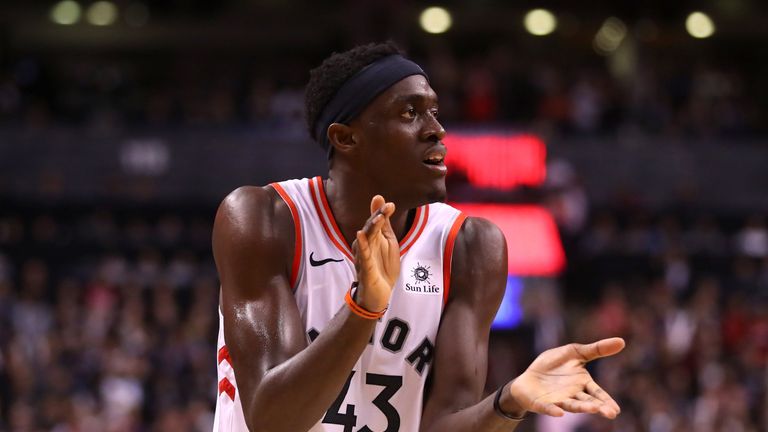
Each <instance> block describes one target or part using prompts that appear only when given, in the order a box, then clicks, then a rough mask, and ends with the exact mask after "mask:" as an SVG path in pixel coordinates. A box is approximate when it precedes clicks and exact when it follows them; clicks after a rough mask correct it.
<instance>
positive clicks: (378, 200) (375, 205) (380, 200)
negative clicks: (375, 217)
mask: <svg viewBox="0 0 768 432" xmlns="http://www.w3.org/2000/svg"><path fill="white" fill-rule="evenodd" d="M384 202H385V201H384V197H383V196H381V195H376V196H374V197H373V199H371V214H374V213H375V212H376V211H377V210H379V209H380V208H381V207H382V206H383V205H384Z"/></svg>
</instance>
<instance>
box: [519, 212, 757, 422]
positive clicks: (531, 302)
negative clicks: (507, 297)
mask: <svg viewBox="0 0 768 432" xmlns="http://www.w3.org/2000/svg"><path fill="white" fill-rule="evenodd" d="M569 259H570V262H569V271H568V274H567V275H566V277H565V278H564V283H563V285H562V291H559V290H558V288H557V286H554V287H553V286H549V285H548V284H543V285H542V286H540V287H538V289H535V290H529V291H528V293H527V300H526V301H525V304H526V306H525V307H526V308H527V313H526V317H527V319H528V326H530V328H531V333H532V334H533V338H532V340H533V346H534V347H535V348H536V351H541V350H543V349H547V348H550V347H554V346H557V345H559V344H562V343H566V342H570V341H580V342H584V343H586V342H589V341H593V340H597V339H599V338H603V337H610V336H622V337H624V338H625V339H626V341H627V344H628V345H627V348H626V350H625V351H624V352H623V353H622V354H620V355H618V356H616V357H613V358H608V359H604V360H601V361H600V362H598V363H597V364H596V365H595V366H594V367H593V368H592V369H593V370H592V372H593V374H594V375H595V376H596V380H597V381H598V382H599V383H600V384H601V385H602V386H603V388H604V389H606V390H607V391H608V392H609V393H611V394H612V395H613V396H614V397H615V398H616V400H617V401H618V402H619V404H620V405H621V407H622V413H621V415H620V416H619V417H618V419H617V420H615V421H612V422H610V421H606V420H601V419H599V418H597V417H594V416H571V417H569V418H567V419H564V420H563V421H559V420H553V419H549V418H545V417H539V418H538V419H537V423H538V425H539V429H538V430H540V431H547V432H561V431H563V432H564V431H572V432H603V431H606V432H607V431H622V432H624V431H626V432H641V431H649V432H684V431H697V432H757V431H763V430H766V428H768V417H766V412H768V410H766V408H767V407H768V393H767V392H766V388H767V386H766V384H767V383H768V227H767V226H766V222H765V220H764V219H763V218H761V217H760V216H753V217H746V218H745V217H738V216H736V217H734V216H725V217H715V216H696V217H692V218H691V217H685V216H682V215H677V214H675V213H674V212H670V213H664V214H656V215H648V214H646V215H643V216H639V215H638V214H637V213H635V212H632V213H628V214H625V213H622V212H617V211H615V210H614V211H606V212H603V213H601V214H599V215H598V216H596V217H594V218H592V220H591V222H590V224H589V225H588V227H587V229H586V230H585V232H583V233H582V234H581V235H579V236H578V238H577V240H576V242H575V243H574V244H573V245H572V247H571V249H570V250H569ZM590 299H591V300H590Z"/></svg>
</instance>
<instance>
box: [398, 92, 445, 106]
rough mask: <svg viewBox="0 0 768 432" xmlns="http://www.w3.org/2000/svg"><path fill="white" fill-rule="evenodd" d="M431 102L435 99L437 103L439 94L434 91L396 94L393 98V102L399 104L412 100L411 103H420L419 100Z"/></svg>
mask: <svg viewBox="0 0 768 432" xmlns="http://www.w3.org/2000/svg"><path fill="white" fill-rule="evenodd" d="M425 101H426V102H429V101H434V102H435V103H437V95H435V94H434V93H431V94H430V93H427V94H425V93H409V94H402V95H398V96H395V97H394V99H392V103H395V104H399V103H404V102H411V103H418V102H425Z"/></svg>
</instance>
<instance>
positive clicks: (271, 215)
mask: <svg viewBox="0 0 768 432" xmlns="http://www.w3.org/2000/svg"><path fill="white" fill-rule="evenodd" d="M291 225H292V219H291V214H290V210H289V208H288V206H287V205H286V204H285V202H284V201H283V200H282V199H281V198H280V197H279V195H278V194H277V193H276V192H275V190H274V189H272V188H271V187H269V186H265V187H259V186H242V187H239V188H237V189H235V190H234V191H232V192H231V193H230V194H229V195H227V196H226V198H224V200H223V201H222V202H221V204H220V205H219V209H218V211H217V212H216V221H215V222H214V231H213V236H214V242H215V241H216V238H217V236H221V235H223V236H233V237H232V238H230V239H229V240H232V241H238V240H240V241H248V240H254V239H263V240H267V241H269V240H272V239H274V240H279V238H280V237H282V235H281V234H282V231H284V228H290V227H291ZM288 232H289V233H290V232H291V230H290V229H289V230H288ZM284 240H287V239H284Z"/></svg>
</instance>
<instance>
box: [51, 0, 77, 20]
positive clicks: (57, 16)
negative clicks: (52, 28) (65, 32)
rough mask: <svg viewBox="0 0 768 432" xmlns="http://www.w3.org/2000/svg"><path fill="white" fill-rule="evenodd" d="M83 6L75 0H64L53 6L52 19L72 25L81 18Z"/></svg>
mask: <svg viewBox="0 0 768 432" xmlns="http://www.w3.org/2000/svg"><path fill="white" fill-rule="evenodd" d="M80 15H82V8H81V7H80V4H79V3H78V2H76V1H74V0H63V1H60V2H58V3H56V4H55V5H53V7H52V8H51V14H50V18H51V21H53V22H55V23H56V24H59V25H72V24H75V23H77V22H78V21H79V20H80Z"/></svg>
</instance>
